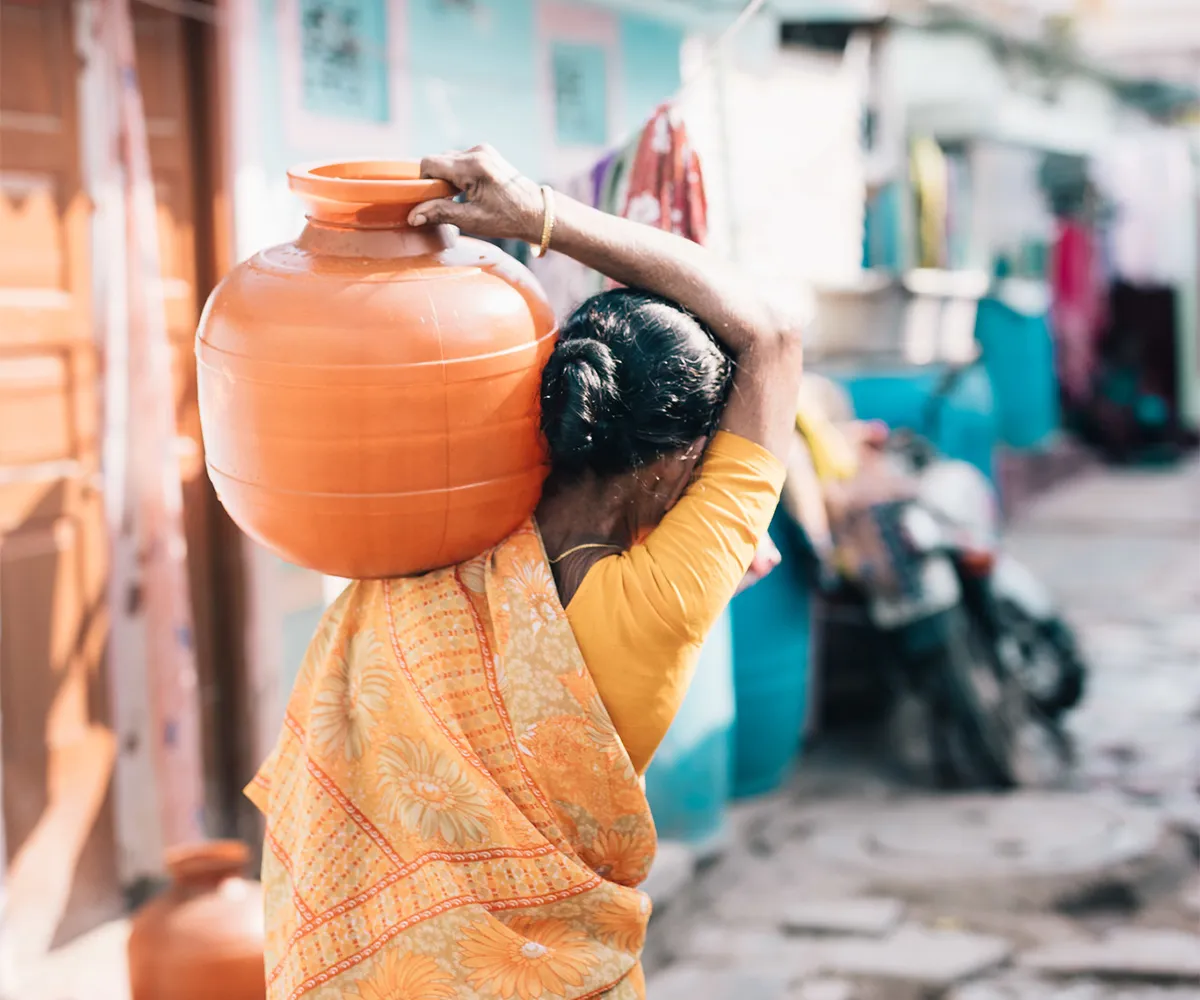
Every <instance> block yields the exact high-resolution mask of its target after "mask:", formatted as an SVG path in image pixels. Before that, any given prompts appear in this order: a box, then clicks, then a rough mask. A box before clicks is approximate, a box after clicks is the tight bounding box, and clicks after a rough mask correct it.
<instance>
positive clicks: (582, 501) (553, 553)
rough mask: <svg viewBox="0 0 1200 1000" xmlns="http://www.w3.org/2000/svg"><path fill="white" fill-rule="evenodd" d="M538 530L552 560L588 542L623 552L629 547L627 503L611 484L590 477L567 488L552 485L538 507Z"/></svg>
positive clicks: (629, 532) (630, 538) (630, 536)
mask: <svg viewBox="0 0 1200 1000" xmlns="http://www.w3.org/2000/svg"><path fill="white" fill-rule="evenodd" d="M535 516H536V518H537V524H538V530H539V531H540V532H541V533H542V543H543V544H544V545H545V547H546V554H547V555H548V556H549V557H550V558H551V559H557V558H559V557H560V556H561V555H562V554H563V553H564V552H566V551H567V550H568V549H571V548H574V547H575V546H577V545H584V544H589V543H595V544H602V545H611V546H613V548H616V549H626V548H628V547H629V546H630V545H631V544H632V540H633V537H632V531H631V525H630V523H629V511H628V504H627V503H626V502H625V498H624V497H623V496H621V495H620V491H619V490H617V491H615V492H614V490H613V485H612V484H611V483H607V484H606V483H601V482H599V481H598V480H596V479H595V478H591V477H589V478H588V479H585V480H582V481H580V482H577V483H572V484H570V485H567V486H563V485H552V486H551V487H550V488H549V489H547V491H546V493H545V495H544V496H543V497H542V501H541V503H539V504H538V508H537V513H536V515H535Z"/></svg>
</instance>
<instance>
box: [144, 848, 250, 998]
mask: <svg viewBox="0 0 1200 1000" xmlns="http://www.w3.org/2000/svg"><path fill="white" fill-rule="evenodd" d="M248 856H249V852H248V851H247V850H246V847H245V845H244V844H241V843H238V842H237V841H235V840H225V841H214V842H212V843H207V844H196V845H194V846H188V847H181V848H177V849H175V850H173V851H170V852H168V854H167V868H168V870H169V871H170V873H171V878H172V882H171V886H170V888H169V889H167V891H166V892H164V893H163V894H162V895H161V896H158V897H157V898H156V899H153V900H151V902H149V903H148V904H147V905H146V906H144V907H143V908H142V909H141V910H140V911H139V912H138V914H137V916H135V917H134V918H133V928H132V930H131V931H130V934H129V983H130V993H131V997H132V1000H215V998H217V997H220V998H221V1000H263V998H265V997H266V995H267V988H266V973H265V972H264V968H263V894H262V886H261V885H259V884H258V883H257V882H251V881H249V880H248V879H244V878H242V877H241V872H242V870H243V869H244V868H245V867H246V861H247V860H248Z"/></svg>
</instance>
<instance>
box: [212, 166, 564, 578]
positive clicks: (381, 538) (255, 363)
mask: <svg viewBox="0 0 1200 1000" xmlns="http://www.w3.org/2000/svg"><path fill="white" fill-rule="evenodd" d="M288 180H289V183H290V186H291V189H292V190H293V191H294V192H296V193H297V194H298V195H299V196H300V197H301V198H302V199H304V201H305V202H306V204H307V206H308V225H307V226H306V227H305V229H304V231H303V232H302V233H301V235H300V237H299V239H297V240H296V242H295V243H289V244H285V245H283V246H278V247H274V248H272V249H270V250H265V251H263V252H262V253H260V254H258V255H256V256H255V257H254V258H252V259H251V260H249V261H247V262H245V263H243V264H241V265H239V266H238V267H236V268H235V269H234V270H233V271H232V272H230V274H229V275H228V276H227V277H226V278H225V280H224V281H222V282H221V284H220V285H219V286H218V287H217V289H216V290H215V291H214V292H213V294H212V297H211V298H210V299H209V302H208V305H207V307H206V308H205V311H204V316H203V317H202V318H201V321H200V328H199V331H198V333H197V337H196V358H197V365H198V373H199V391H200V418H201V423H202V426H203V430H204V444H205V450H206V455H207V461H208V469H209V475H210V477H211V478H212V481H213V484H214V486H215V487H216V490H217V494H218V496H219V497H220V499H221V502H222V503H223V504H224V505H225V509H226V510H227V511H228V512H229V514H230V516H231V517H232V518H233V520H234V521H235V522H237V524H238V525H239V526H240V527H241V528H242V529H243V530H244V531H245V532H246V533H247V534H249V535H250V536H251V537H253V538H254V539H256V540H257V541H259V542H261V543H262V544H264V545H266V546H267V547H268V548H270V549H272V550H274V551H275V552H276V553H278V554H279V555H280V556H282V557H283V558H285V559H287V560H289V561H290V562H293V563H297V564H299V565H301V566H307V567H310V568H312V569H316V570H320V571H321V572H323V573H328V574H330V575H333V576H340V577H348V578H357V579H362V578H371V577H389V576H407V575H412V574H416V573H421V572H424V571H427V570H430V569H434V568H437V567H440V566H447V565H450V564H453V563H456V562H460V561H462V560H464V559H468V558H470V557H471V556H474V555H476V554H478V553H479V552H482V551H484V550H485V549H487V548H489V547H491V546H493V545H495V544H496V543H498V542H500V541H501V540H502V539H503V538H504V537H505V536H506V535H508V534H509V533H510V532H512V531H513V530H514V529H515V528H516V527H518V526H519V525H520V524H521V522H522V521H523V520H525V518H527V517H528V516H529V515H530V513H531V512H532V511H533V508H534V506H535V504H536V503H537V500H538V497H539V496H540V493H541V487H542V482H543V480H544V478H545V473H546V468H545V465H546V456H545V451H544V446H543V442H542V440H541V435H540V432H539V428H538V412H539V411H538V395H539V383H540V377H541V369H542V366H543V365H544V363H545V360H546V358H547V357H548V356H549V353H550V351H551V350H552V349H553V344H554V336H555V323H554V314H553V310H552V309H551V307H550V304H549V302H548V301H547V300H546V297H545V295H544V293H543V292H542V290H541V289H540V287H539V286H538V285H537V282H536V281H535V279H534V278H533V276H532V275H531V274H530V273H529V272H528V271H527V270H526V269H525V268H524V267H522V266H521V265H520V264H519V263H517V261H515V260H514V259H513V258H511V257H509V256H508V255H506V254H504V253H503V252H501V251H500V250H498V249H497V248H495V247H493V246H492V245H491V244H488V243H483V242H480V241H477V240H471V239H465V238H462V237H460V236H459V235H458V233H457V231H456V230H454V229H453V228H451V227H447V226H437V227H426V228H422V229H413V228H412V227H410V226H409V225H408V223H407V221H406V219H407V216H408V213H409V211H410V210H411V209H412V206H413V205H415V204H417V203H418V202H421V201H424V200H427V199H430V198H437V197H444V196H447V195H450V194H452V189H451V188H450V187H449V186H448V185H446V184H444V183H443V182H441V181H431V180H427V179H420V178H419V173H418V169H417V166H416V165H415V164H412V163H392V162H350V163H331V164H325V165H321V166H314V167H309V168H306V169H297V170H293V171H291V172H290V173H289V174H288Z"/></svg>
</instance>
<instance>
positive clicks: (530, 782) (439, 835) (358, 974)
mask: <svg viewBox="0 0 1200 1000" xmlns="http://www.w3.org/2000/svg"><path fill="white" fill-rule="evenodd" d="M247 795H248V796H249V797H250V798H251V799H252V800H253V801H254V802H255V804H256V805H257V806H258V807H259V808H260V809H261V810H262V811H263V813H264V814H265V815H266V820H267V823H266V827H267V830H266V844H265V849H264V858H263V883H264V886H265V890H266V909H267V946H266V968H267V981H268V987H267V992H268V996H269V997H270V998H271V1000H299V998H301V997H304V998H309V1000H334V998H339V1000H340V998H354V1000H457V998H465V1000H541V998H545V1000H549V998H573V1000H582V998H586V997H607V998H611V1000H634V998H641V997H642V996H643V994H644V986H643V983H642V975H641V970H640V966H639V965H638V955H639V954H640V952H641V949H642V945H643V943H644V940H645V931H646V923H647V921H648V919H649V915H650V902H649V899H648V898H647V897H646V896H645V895H644V894H643V893H641V892H639V891H638V890H637V889H636V888H634V887H635V886H636V885H638V884H639V883H640V882H641V881H642V880H643V879H644V878H645V876H646V874H647V871H648V869H649V866H650V862H651V860H652V859H653V856H654V852H655V847H656V841H655V833H654V825H653V822H652V820H651V818H650V811H649V807H648V806H647V804H646V797H645V794H644V793H643V791H642V788H641V784H640V782H639V780H638V778H637V776H636V775H635V773H634V769H633V766H632V765H631V764H630V762H629V757H628V756H627V754H626V753H625V749H624V747H623V746H622V745H621V741H620V740H619V739H618V737H617V734H616V731H615V730H614V728H613V726H612V723H611V722H610V720H609V718H608V714H607V712H606V711H605V709H604V706H603V704H602V702H601V700H600V696H599V695H598V694H597V692H596V688H595V686H594V685H593V683H592V680H591V676H590V675H589V673H588V671H587V668H586V666H585V665H584V662H583V658H582V656H581V655H580V652H579V649H578V647H577V646H576V644H575V639H574V636H573V635H572V633H571V628H570V625H569V624H568V622H567V618H566V614H565V612H564V611H563V608H562V605H561V604H560V602H559V599H558V596H557V591H556V590H555V586H554V580H553V577H552V576H551V573H550V569H549V565H548V564H547V562H546V557H545V553H544V551H543V549H542V545H541V541H540V539H539V537H538V535H537V533H536V529H535V528H534V527H533V525H532V524H528V525H526V526H525V527H524V528H522V529H521V530H519V531H518V532H517V533H516V534H514V535H513V536H511V537H510V538H509V539H507V540H506V541H505V542H503V543H502V544H501V545H499V546H498V547H497V548H496V549H494V550H492V551H491V552H489V553H487V554H485V555H484V556H481V557H479V558H478V559H474V560H471V561H470V562H467V563H464V564H462V565H460V566H457V567H454V568H450V569H445V570H439V571H437V572H435V573H431V574H429V575H427V576H424V577H419V578H413V579H401V580H391V581H363V582H358V583H354V584H351V585H350V586H349V587H348V588H347V590H346V591H345V593H343V595H342V596H341V597H340V598H339V599H338V601H337V602H336V603H335V604H334V605H333V606H332V607H331V608H330V609H329V610H328V612H327V613H326V615H325V617H324V619H323V620H322V623H321V626H320V628H319V630H318V632H317V635H316V637H315V638H314V639H313V642H312V644H311V645H310V647H309V650H308V654H307V656H306V657H305V661H304V664H303V666H302V668H301V671H300V676H299V678H298V680H297V682H296V687H295V690H294V692H293V694H292V697H291V701H290V703H289V705H288V710H287V717H286V722H285V725H284V728H283V732H282V735H281V736H280V739H279V743H278V744H277V746H276V747H275V749H274V751H273V752H272V754H271V756H270V757H269V759H268V760H267V762H266V763H265V764H264V765H263V767H262V769H261V770H260V771H259V773H258V775H257V776H256V777H255V779H254V781H253V782H252V783H251V785H250V786H249V787H248V788H247Z"/></svg>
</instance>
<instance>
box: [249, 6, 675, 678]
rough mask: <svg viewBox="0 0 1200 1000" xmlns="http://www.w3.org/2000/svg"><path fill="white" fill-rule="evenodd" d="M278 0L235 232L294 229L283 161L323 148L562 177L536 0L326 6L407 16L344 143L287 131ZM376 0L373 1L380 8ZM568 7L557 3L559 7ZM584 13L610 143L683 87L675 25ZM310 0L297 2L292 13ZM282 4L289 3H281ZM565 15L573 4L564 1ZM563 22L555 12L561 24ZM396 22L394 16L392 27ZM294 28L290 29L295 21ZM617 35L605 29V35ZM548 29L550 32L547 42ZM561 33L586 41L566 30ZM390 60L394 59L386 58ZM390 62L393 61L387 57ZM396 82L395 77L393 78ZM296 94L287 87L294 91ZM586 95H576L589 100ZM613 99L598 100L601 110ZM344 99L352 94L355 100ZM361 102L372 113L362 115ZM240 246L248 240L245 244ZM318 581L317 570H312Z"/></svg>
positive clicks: (285, 624) (303, 619)
mask: <svg viewBox="0 0 1200 1000" xmlns="http://www.w3.org/2000/svg"><path fill="white" fill-rule="evenodd" d="M282 2H283V0H255V3H256V6H255V11H256V14H257V19H256V23H255V26H254V32H255V42H254V48H253V52H254V56H255V58H254V65H253V66H245V67H243V71H242V74H241V75H242V77H243V79H245V80H246V81H247V82H246V84H245V85H247V86H253V88H254V94H253V103H254V105H255V110H254V117H255V121H254V122H253V123H251V124H252V125H253V132H254V139H255V145H256V146H257V153H256V160H257V162H255V163H251V164H239V168H244V167H251V168H254V169H256V170H258V171H261V175H262V178H263V184H264V187H263V188H262V189H259V190H256V193H255V194H254V196H253V197H252V198H245V199H240V200H239V202H238V205H237V211H238V219H237V221H238V226H239V229H240V230H241V231H242V232H243V234H251V233H252V234H253V237H252V240H253V242H254V243H255V244H257V243H278V242H282V241H284V240H288V239H291V238H293V237H294V236H295V235H296V234H297V233H298V232H299V231H300V228H301V226H302V225H303V213H302V210H301V207H300V205H299V203H298V202H297V201H296V200H295V199H294V198H292V197H291V196H290V195H289V194H288V192H287V179H286V172H287V169H288V168H289V167H291V166H293V165H294V164H297V163H301V162H305V161H308V160H313V159H319V158H321V157H335V156H343V155H350V156H363V155H382V156H395V157H398V158H403V157H414V156H420V155H423V154H425V153H428V152H436V151H441V150H444V149H450V148H455V147H463V146H469V145H473V144H475V143H477V142H490V143H491V144H492V145H494V146H495V147H496V148H497V149H499V150H500V151H501V152H502V153H503V154H504V155H505V156H506V157H508V158H509V159H511V160H512V161H513V163H514V164H515V165H516V166H517V167H518V168H520V169H521V170H523V171H525V172H526V173H528V174H530V175H531V176H534V177H538V178H539V179H541V178H546V179H549V180H561V179H563V178H559V177H556V176H554V168H553V163H554V162H555V161H554V155H555V153H556V152H558V151H559V150H557V149H556V147H555V146H554V141H555V140H554V136H555V129H554V121H553V113H554V106H553V101H552V100H551V99H549V95H548V93H547V88H548V84H549V81H550V80H552V78H553V77H552V74H551V72H550V67H549V60H550V58H551V52H550V45H547V44H546V41H547V39H546V38H544V37H543V35H542V34H540V33H539V5H538V2H537V0H475V3H474V4H472V5H471V7H470V8H467V7H456V6H455V5H452V4H447V3H444V2H442V0H407V2H406V3H404V4H398V3H397V4H393V3H388V4H387V6H386V7H382V8H378V9H376V10H372V4H373V3H374V0H353V2H351V0H339V4H338V5H336V9H343V8H346V7H350V8H353V9H355V10H357V11H358V12H359V16H360V17H361V18H362V19H363V23H364V24H374V25H375V28H373V29H370V30H372V31H380V30H381V28H380V26H381V25H386V24H388V23H389V19H392V18H398V17H402V16H403V17H404V18H405V20H404V21H403V23H402V25H401V26H402V27H403V36H402V37H403V40H404V47H403V53H402V54H401V55H400V59H394V58H390V56H393V55H395V54H390V53H389V52H388V47H387V42H386V40H385V39H383V38H380V39H371V40H369V42H368V44H367V45H366V46H365V47H364V52H365V56H364V58H365V59H366V60H367V66H368V70H367V71H366V72H365V76H369V75H370V74H371V73H374V72H375V71H376V69H377V63H375V64H372V63H371V62H370V60H372V59H374V60H376V61H378V60H380V59H382V60H384V61H385V62H389V65H387V66H386V72H387V73H388V74H389V75H392V74H402V80H401V83H402V86H401V87H399V88H397V87H395V86H394V85H393V86H392V87H391V89H390V90H389V91H388V94H389V97H388V99H387V100H386V101H381V100H380V99H378V97H377V96H376V98H375V99H373V100H370V101H359V102H358V104H357V106H353V107H351V106H349V105H348V107H347V112H348V114H347V115H346V118H347V120H353V121H356V122H357V123H360V124H361V123H362V122H363V121H364V119H373V118H377V117H378V115H377V114H376V113H375V111H377V110H378V109H379V108H385V109H386V114H387V116H388V117H389V118H390V119H391V122H392V123H394V124H391V125H389V123H387V122H385V123H383V124H373V123H372V122H370V121H368V125H372V127H374V128H375V129H376V132H375V133H370V132H367V133H362V134H361V135H360V138H358V139H355V140H354V141H353V142H352V143H350V144H349V145H347V142H346V140H345V139H344V138H343V137H342V136H341V135H340V134H338V133H337V128H336V126H337V125H338V124H339V123H338V122H337V121H336V115H331V116H330V118H329V119H328V120H329V121H330V122H331V127H330V129H329V132H328V133H326V131H325V130H324V129H322V128H320V127H317V128H308V129H306V130H303V132H302V133H301V134H300V136H299V138H298V139H297V136H296V135H295V134H293V135H291V136H289V132H288V128H287V126H286V124H285V123H286V120H287V116H286V111H287V104H288V102H285V100H284V96H285V95H284V90H283V88H284V74H285V72H286V71H287V65H286V59H285V53H284V52H283V45H284V42H283V40H282V37H281V30H280V15H279V11H280V5H281V3H282ZM376 6H378V5H376ZM564 6H566V5H557V7H558V13H559V14H561V13H562V9H563V7H564ZM575 6H576V7H577V8H578V10H579V12H580V15H581V17H584V18H585V19H586V17H587V16H588V15H591V16H592V18H593V20H594V15H595V14H596V12H597V10H600V11H602V12H604V13H603V17H602V18H601V19H602V20H603V19H605V18H608V19H610V20H609V21H608V22H607V23H609V24H614V23H615V31H609V33H608V36H607V41H606V58H607V63H606V66H605V71H606V73H605V75H606V76H608V77H614V78H615V81H616V83H617V85H618V86H617V87H616V88H615V91H614V92H615V93H618V94H619V100H618V102H617V104H616V106H615V107H614V108H613V109H612V110H613V113H612V114H610V115H609V116H608V124H609V131H610V134H609V135H608V143H610V144H616V143H617V142H619V141H622V140H623V139H625V138H626V137H627V136H628V135H630V134H632V132H633V131H634V130H635V129H637V128H638V127H639V126H640V125H641V123H642V122H644V121H645V119H646V118H647V117H648V116H649V114H650V112H651V111H653V110H654V108H655V107H656V106H657V105H658V104H660V103H661V102H662V101H664V100H665V99H667V98H669V97H670V96H671V95H673V94H674V93H675V92H676V90H678V87H679V80H680V65H679V57H680V47H681V45H682V42H683V37H684V32H683V29H682V27H681V26H679V25H675V24H669V23H666V22H663V21H659V20H655V19H653V18H650V17H645V16H641V15H633V14H627V13H611V14H609V13H608V12H607V10H606V9H605V8H603V7H591V6H587V5H583V4H579V5H575ZM311 8H312V5H311V4H307V5H306V3H302V2H299V0H297V2H296V3H295V4H294V10H295V12H296V17H297V18H299V17H300V16H301V12H302V11H304V10H305V9H309V10H311ZM285 9H286V8H285ZM567 13H568V14H569V13H570V10H569V9H568V10H567ZM562 20H563V19H562V18H561V17H560V18H559V22H561V21H562ZM392 23H400V22H392ZM294 28H295V31H294V35H295V37H300V31H299V25H296V26H294ZM614 36H615V38H614ZM555 37H556V35H555V34H553V33H552V34H551V35H550V38H549V41H553V40H554V38H555ZM562 40H563V41H564V42H568V43H571V42H580V41H583V42H584V43H590V42H591V41H592V40H591V39H588V38H580V37H577V35H575V34H571V33H570V32H568V34H567V35H566V36H564V37H563V39H562ZM389 60H390V61H389ZM396 63H398V64H396ZM392 81H393V84H394V83H395V82H396V81H395V78H394V76H392ZM291 96H292V99H293V100H295V95H291ZM595 96H596V95H586V97H587V99H588V101H589V102H591V99H592V98H593V97H595ZM609 96H610V95H607V94H606V95H605V98H604V100H605V102H606V103H605V107H608V100H609ZM351 103H353V102H351ZM364 108H366V109H367V110H369V111H370V112H371V113H370V114H366V113H364ZM333 110H335V109H333V108H332V107H331V106H330V105H329V104H328V103H326V102H325V98H324V97H323V98H322V102H321V104H320V106H319V107H317V108H313V107H309V108H308V109H307V111H308V112H309V113H310V114H311V113H313V112H319V113H320V114H322V115H326V114H328V113H329V112H331V111H333ZM247 238H249V237H247V236H245V235H243V236H242V237H241V238H240V239H241V240H242V241H243V244H242V245H241V247H240V249H241V250H242V251H243V252H244V253H249V252H252V251H253V250H256V249H258V248H259V247H258V246H257V245H251V246H247V245H245V244H244V241H245V240H246V239H247ZM272 565H274V567H275V569H274V572H273V575H274V576H276V577H278V578H279V579H284V578H286V577H287V576H289V575H290V574H295V573H297V572H303V571H299V570H297V569H295V568H293V567H288V566H287V565H286V564H284V563H281V562H274V563H272ZM314 576H315V575H314ZM280 589H281V590H285V591H287V592H288V593H293V594H299V595H312V594H314V593H315V591H316V589H317V588H315V587H313V588H303V587H302V588H295V587H288V588H280ZM309 601H310V597H309V596H300V597H298V598H297V599H295V600H291V601H290V603H288V604H287V605H286V606H283V607H279V608H278V614H279V618H278V620H277V621H276V622H275V623H274V624H273V625H271V626H270V627H273V628H279V629H281V630H282V637H281V649H282V653H281V655H282V657H283V660H284V674H285V681H286V684H287V689H288V690H290V687H291V682H292V681H293V680H294V678H295V674H296V671H297V669H298V668H299V665H300V660H301V658H302V656H303V653H304V650H305V648H306V647H307V644H308V641H309V638H310V636H311V635H312V632H313V629H314V628H315V626H316V624H317V621H318V619H319V616H320V614H321V612H322V609H323V605H322V603H321V602H319V601H315V600H314V601H313V603H308V602H309Z"/></svg>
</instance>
